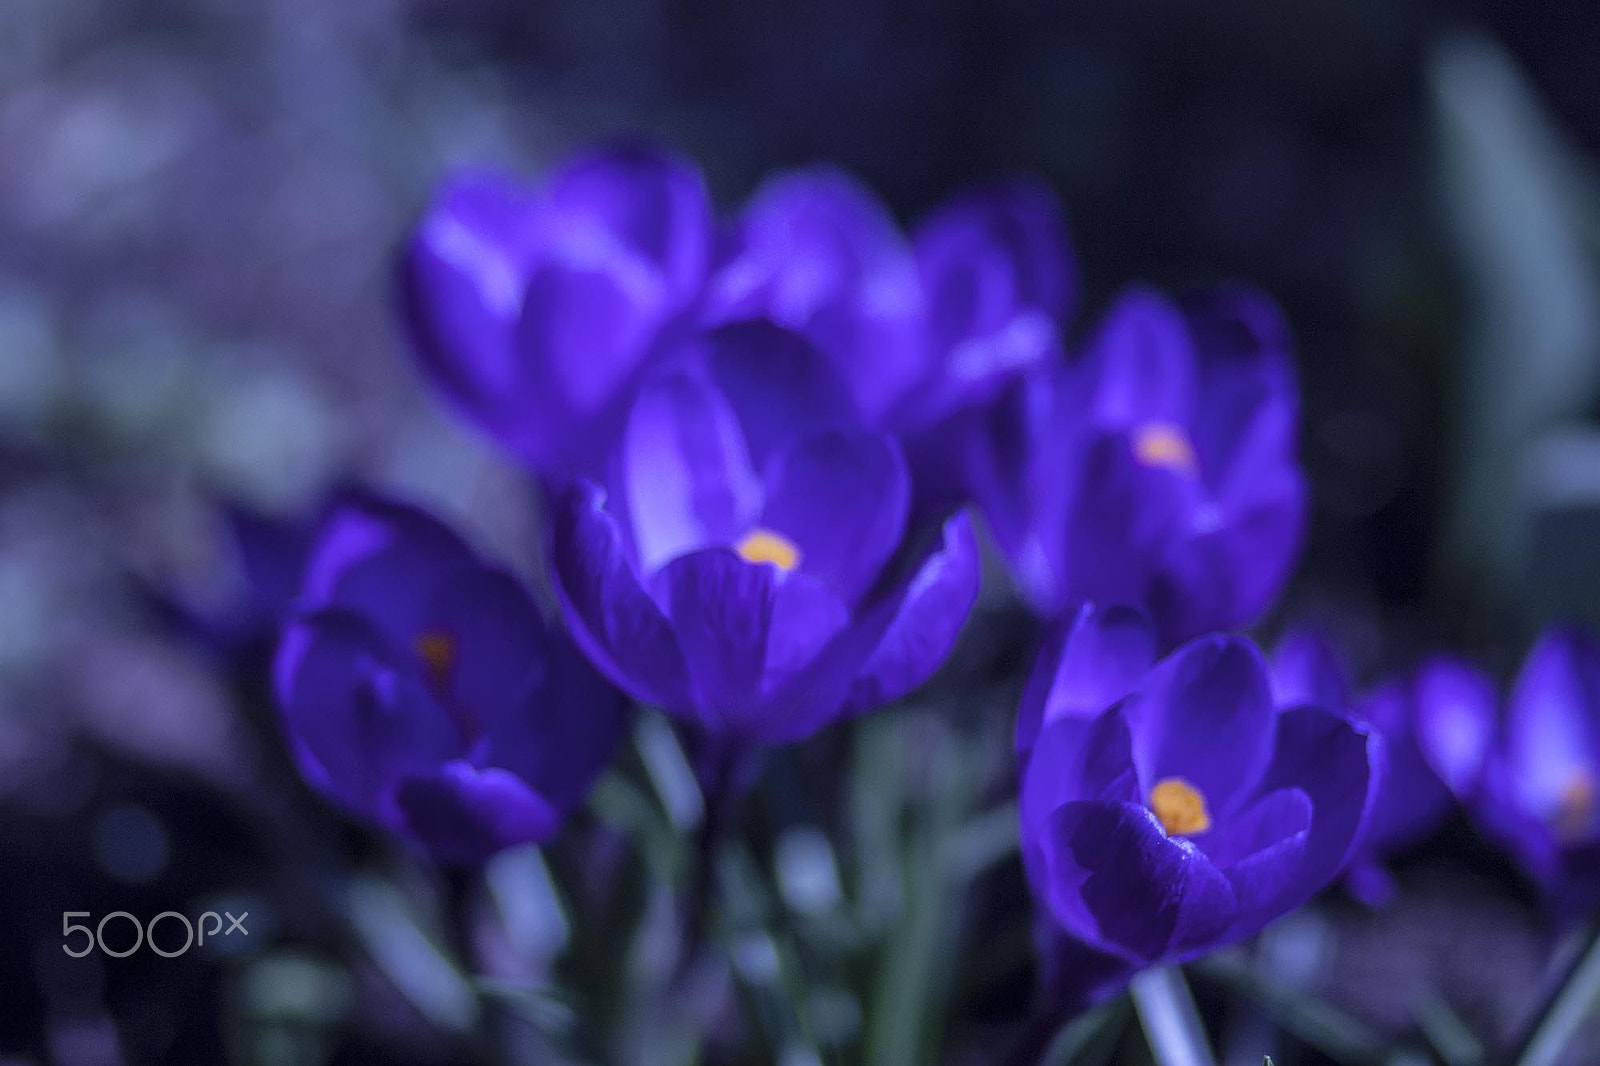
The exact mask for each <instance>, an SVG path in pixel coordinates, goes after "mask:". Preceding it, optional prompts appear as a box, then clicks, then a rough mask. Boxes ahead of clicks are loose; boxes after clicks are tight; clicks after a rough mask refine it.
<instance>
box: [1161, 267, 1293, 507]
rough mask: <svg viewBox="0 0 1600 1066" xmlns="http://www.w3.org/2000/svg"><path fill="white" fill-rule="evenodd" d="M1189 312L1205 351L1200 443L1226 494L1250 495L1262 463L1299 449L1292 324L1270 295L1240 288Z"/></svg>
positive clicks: (1197, 430)
mask: <svg viewBox="0 0 1600 1066" xmlns="http://www.w3.org/2000/svg"><path fill="white" fill-rule="evenodd" d="M1186 310H1187V311H1188V314H1189V328H1190V331H1191V334H1192V335H1193V337H1194V339H1195V346H1196V348H1197V350H1198V351H1199V353H1200V401H1199V405H1198V406H1197V408H1196V415H1195V421H1194V438H1195V447H1196V449H1197V450H1198V451H1199V453H1200V455H1201V457H1202V460H1203V461H1204V463H1205V466H1206V469H1207V471H1208V473H1209V474H1210V476H1211V477H1212V479H1213V483H1214V484H1215V485H1216V486H1217V487H1218V489H1219V493H1220V494H1221V495H1222V496H1224V497H1225V498H1231V497H1233V496H1235V495H1240V494H1248V493H1249V492H1250V486H1251V485H1252V483H1255V482H1258V481H1260V480H1261V474H1260V466H1259V464H1261V463H1263V462H1267V463H1271V462H1281V461H1284V460H1287V459H1289V458H1290V457H1292V456H1293V454H1294V443H1295V433H1296V427H1297V425H1298V421H1299V398H1298V394H1297V390H1296V386H1295V379H1294V368H1293V365H1292V363H1291V361H1290V341H1289V327H1288V324H1287V323H1286V322H1285V321H1284V319H1283V315H1282V314H1281V313H1280V312H1279V311H1278V309H1277V307H1276V306H1275V305H1274V304H1273V303H1272V301H1271V300H1269V299H1268V298H1267V297H1266V296H1264V295H1262V294H1260V293H1258V292H1254V291H1252V290H1250V289H1245V288H1240V287H1231V288H1225V289H1221V290H1218V291H1216V292H1213V293H1210V294H1208V295H1206V296H1204V297H1202V298H1200V299H1198V300H1195V301H1193V302H1191V303H1190V304H1189V305H1188V307H1187V308H1186Z"/></svg>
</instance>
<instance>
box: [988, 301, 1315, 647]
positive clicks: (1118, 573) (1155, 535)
mask: <svg viewBox="0 0 1600 1066" xmlns="http://www.w3.org/2000/svg"><path fill="white" fill-rule="evenodd" d="M1287 348H1288V341H1287V330H1286V328H1285V326H1284V324H1283V321H1282V320H1281V318H1280V317H1279V316H1278V313H1277V312H1276V310H1275V309H1274V308H1273V307H1272V306H1271V305H1270V304H1269V303H1268V302H1267V301H1266V300H1265V299H1264V298H1262V297H1260V296H1258V295H1255V294H1253V293H1248V292H1244V291H1231V290H1230V291H1226V292H1221V293H1216V294H1213V295H1212V296H1211V297H1209V298H1207V299H1205V300H1203V301H1201V302H1198V303H1196V304H1194V305H1193V306H1190V307H1188V308H1179V307H1178V306H1176V305H1174V304H1172V303H1171V302H1169V301H1168V300H1166V299H1164V298H1163V297H1161V296H1159V295H1157V294H1155V293H1151V292H1146V291H1135V292H1132V293H1130V294H1128V295H1126V296H1124V297H1123V298H1122V299H1121V300H1120V301H1119V302H1118V303H1117V304H1116V306H1115V307H1113V308H1112V310H1111V311H1110V312H1109V313H1108V315H1107V317H1106V321H1105V324H1104V325H1103V326H1102V328H1101V330H1100V332H1099V334H1098V335H1097V336H1096V338H1095V339H1094V340H1093V341H1092V342H1091V343H1090V345H1089V348H1088V351H1087V354H1086V355H1085V357H1084V358H1082V359H1081V360H1078V361H1076V362H1074V363H1072V364H1069V365H1058V364H1052V365H1048V366H1045V367H1042V368H1040V369H1039V370H1038V371H1036V372H1034V373H1032V374H1030V375H1028V376H1027V377H1026V378H1025V379H1024V381H1023V382H1021V383H1019V384H1018V385H1017V386H1016V387H1014V388H1013V389H1012V390H1011V392H1010V393H1009V394H1008V396H1007V397H1006V398H1005V399H1004V401H1003V402H1001V403H1000V404H998V405H997V406H996V407H995V409H994V412H993V414H992V416H991V426H990V429H989V432H988V433H987V434H986V435H985V438H984V439H983V440H982V441H981V446H977V447H974V448H973V450H972V452H971V454H970V457H969V460H970V462H971V463H972V470H971V473H970V475H969V476H970V480H971V484H972V486H973V491H974V493H975V495H976V498H977V500H978V502H979V503H980V504H981V505H982V506H983V509H984V512H985V515H986V517H987V518H988V520H989V523H990V526H991V528H992V529H993V530H994V533H995V537H996V539H997V540H998V541H999V543H1000V545H1001V547H1002V549H1003V550H1004V551H1005V553H1006V555H1007V558H1008V560H1009V562H1010V566H1011V570H1012V573H1013V575H1014V577H1015V579H1016V581H1017V583H1018V585H1019V587H1020V588H1021V590H1022V592H1023V594H1024V595H1025V596H1026V597H1027V599H1028V600H1029V601H1030V602H1031V603H1032V604H1033V606H1034V607H1035V609H1037V610H1038V611H1040V612H1041V613H1043V614H1046V615H1057V614H1060V613H1062V612H1064V611H1070V610H1072V609H1073V608H1074V607H1075V606H1076V605H1077V604H1079V603H1082V602H1097V603H1132V604H1138V605H1140V606H1142V607H1143V608H1144V609H1145V610H1147V611H1148V612H1149V613H1150V615H1151V617H1152V618H1153V619H1154V620H1155V623H1156V626H1157V629H1158V631H1159V633H1160V636H1161V639H1162V643H1163V645H1164V646H1168V647H1170V646H1172V645H1174V644H1176V643H1177V642H1179V641H1181V640H1184V639H1187V638H1188V637H1192V636H1195V635H1197V634H1199V633H1203V632H1208V631H1212V630H1224V629H1230V628H1233V627H1235V626H1238V625H1241V624H1244V623H1247V622H1249V621H1251V620H1252V619H1254V618H1255V617H1256V616H1257V615H1258V614H1259V613H1260V612H1261V611H1262V610H1264V609H1265V608H1266V607H1267V605H1268V604H1269V603H1270V602H1271V601H1272V599H1273V598H1274V597H1275V596H1276V594H1277V593H1278V591H1279V589H1280V588H1281V587H1282V585H1283V582H1284V581H1285V580H1286V578H1287V577H1288V574H1289V570H1290V567H1291V565H1292V564H1293V562H1294V559H1295V557H1296V555H1297V554H1298V551H1299V545H1300V538H1301V529H1302V526H1303V524H1304V520H1305V511H1306V492H1305V483H1304V477H1303V475H1302V472H1301V470H1300V467H1299V464H1298V462H1297V461H1296V458H1295V451H1296V446H1295V433H1296V428H1297V406H1298V401H1297V397H1296V391H1295V384H1294V379H1293V374H1292V371H1291V368H1290V365H1289V358H1288V352H1287Z"/></svg>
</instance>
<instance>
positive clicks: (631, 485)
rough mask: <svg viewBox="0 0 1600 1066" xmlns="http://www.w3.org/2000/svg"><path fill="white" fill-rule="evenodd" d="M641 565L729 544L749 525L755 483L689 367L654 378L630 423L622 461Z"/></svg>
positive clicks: (718, 398)
mask: <svg viewBox="0 0 1600 1066" xmlns="http://www.w3.org/2000/svg"><path fill="white" fill-rule="evenodd" d="M622 477H623V480H624V483H625V485H626V487H627V500H628V513H629V518H630V519H631V528H632V531H633V540H634V544H635V545H636V546H637V547H638V552H639V565H640V567H641V569H642V570H643V571H644V572H645V573H653V572H655V571H656V570H658V569H660V568H661V567H662V566H664V565H665V564H666V563H668V562H669V561H670V560H672V559H674V558H676V557H678V556H680V555H683V554H684V553H686V552H689V551H693V550H694V549H696V548H703V547H706V546H709V545H712V544H729V543H733V542H734V541H736V540H737V539H738V538H739V536H740V535H741V534H742V533H743V532H744V531H745V530H746V529H748V528H749V527H750V525H751V524H752V522H753V521H754V519H755V517H756V515H757V514H758V513H759V509H760V506H761V486H760V483H759V481H758V480H757V478H756V475H755V473H754V471H753V470H752V469H751V466H750V456H749V453H748V452H747V451H746V449H745V445H744V438H743V437H742V435H741V434H740V432H739V424H738V422H737V421H736V420H735V418H734V416H733V412H732V410H731V409H730V408H729V406H728V403H727V401H726V400H725V399H724V398H723V396H722V394H721V393H720V392H719V391H718V390H717V389H716V388H715V386H713V385H712V384H711V382H710V381H708V380H706V379H705V377H704V376H702V375H701V374H699V373H698V372H697V371H696V370H695V369H694V368H692V367H686V368H677V369H672V370H668V371H664V372H662V373H659V374H656V375H654V376H652V377H651V378H650V379H649V380H648V381H647V382H645V383H644V385H643V386H642V387H641V388H640V390H639V394H638V396H637V398H636V399H635V400H634V404H633V413H632V414H631V415H630V416H629V419H628V429H627V437H626V440H625V443H624V453H623V456H622Z"/></svg>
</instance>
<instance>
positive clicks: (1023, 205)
mask: <svg viewBox="0 0 1600 1066" xmlns="http://www.w3.org/2000/svg"><path fill="white" fill-rule="evenodd" d="M915 246H916V255H917V265H918V267H919V268H920V270H921V274H922V281H923V287H924V289H925V290H926V292H927V294H928V310H929V317H930V318H931V319H932V320H933V328H934V342H935V343H943V344H945V345H953V344H955V343H959V342H960V341H961V340H964V339H966V338H970V337H977V336H984V335H988V334H992V333H994V332H995V331H996V330H999V329H1003V328H1004V327H1005V326H1006V325H1007V324H1008V322H1009V321H1010V320H1011V319H1012V318H1013V317H1015V316H1016V315H1017V314H1018V313H1019V312H1026V311H1037V312H1039V313H1041V314H1043V315H1044V316H1045V317H1047V318H1049V319H1055V320H1061V319H1065V318H1066V317H1067V315H1068V313H1069V312H1070V311H1071V308H1072V303H1073V301H1074V299H1075V298H1076V296H1077V289H1078V277H1077V265H1076V264H1075V263H1074V262H1073V260H1072V252H1071V247H1070V243H1069V241H1068V239H1067V229H1066V223H1065V221H1064V220H1063V219H1062V217H1061V211H1060V209H1059V207H1058V206H1057V204H1056V202H1055V198H1054V197H1053V196H1051V195H1050V193H1049V191H1048V190H1047V189H1045V188H1044V187H1043V186H1042V185H1040V184H1038V183H1036V182H1032V181H1027V180H1024V179H1016V180H1012V181H1009V182H1004V183H1001V184H997V185H995V186H992V187H989V188H984V189H979V190H975V191H973V192H971V193H968V194H966V195H964V196H961V197H958V198H957V199H954V200H952V201H951V202H950V203H948V204H946V205H945V206H944V207H941V208H940V209H939V210H938V211H936V212H935V213H934V214H933V215H931V216H930V217H929V218H928V219H927V220H926V221H925V222H924V223H923V224H922V225H921V226H920V227H918V229H917V233H916V237H915Z"/></svg>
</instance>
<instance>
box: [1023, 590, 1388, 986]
mask: <svg viewBox="0 0 1600 1066" xmlns="http://www.w3.org/2000/svg"><path fill="white" fill-rule="evenodd" d="M1155 647H1156V635H1155V633H1154V631H1153V630H1152V629H1151V627H1150V626H1149V625H1148V623H1144V622H1143V621H1142V620H1141V619H1140V616H1139V614H1138V612H1135V611H1132V610H1129V609H1125V608H1108V609H1100V608H1095V607H1085V608H1083V609H1082V611H1080V613H1079V614H1078V616H1077V617H1076V618H1075V619H1074V621H1073V622H1072V624H1071V626H1070V628H1069V629H1068V630H1067V631H1066V632H1065V633H1064V634H1063V635H1062V636H1060V637H1058V638H1057V639H1056V640H1055V641H1054V642H1052V643H1051V644H1049V645H1048V646H1047V648H1046V650H1045V652H1044V654H1043V655H1042V657H1041V659H1040V663H1039V666H1038V668H1037V672H1036V673H1035V675H1034V677H1033V678H1032V679H1031V680H1030V683H1029V686H1028V689H1027V691H1026V694H1025V698H1024V702H1023V706H1022V709H1021V713H1020V715H1019V719H1018V734H1017V739H1018V748H1019V753H1020V754H1021V756H1022V763H1023V769H1022V787H1021V805H1020V811H1021V827H1022V843H1023V858H1024V862H1025V864H1026V867H1027V871H1028V875H1029V880H1030V882H1031V884H1032V886H1033V888H1034V892H1035V894H1036V896H1037V898H1038V900H1039V902H1040V904H1041V910H1042V913H1043V918H1044V922H1045V931H1044V934H1043V935H1042V937H1041V940H1042V942H1043V943H1046V944H1049V945H1053V948H1052V950H1065V951H1067V952H1068V953H1069V954H1070V956H1071V957H1072V959H1073V966H1074V967H1082V968H1083V973H1085V974H1088V975H1089V978H1088V980H1090V981H1091V982H1092V985H1093V987H1092V988H1091V989H1089V990H1087V992H1086V990H1085V989H1084V988H1083V987H1082V985H1081V984H1079V985H1077V986H1076V994H1077V996H1079V997H1080V998H1094V997H1096V996H1098V995H1102V994H1104V993H1105V992H1106V991H1108V990H1110V989H1112V988H1114V987H1116V986H1117V984H1118V983H1119V982H1120V981H1121V980H1123V979H1125V978H1126V976H1127V975H1129V974H1131V973H1132V972H1133V971H1135V970H1137V969H1139V968H1141V967H1145V966H1152V965H1157V964H1162V963H1168V962H1177V961H1183V960H1186V959H1192V958H1194V957H1196V956H1199V955H1202V954H1204V953H1206V952H1208V951H1211V950H1213V949H1215V948H1218V947H1221V946H1223V945H1225V944H1229V943H1232V942H1235V941H1238V940H1240V939H1243V938H1245V937H1247V936H1250V935H1251V934H1253V933H1255V932H1256V931H1257V930H1259V929H1261V928H1262V927H1263V926H1265V925H1266V924H1267V923H1269V922H1271V921H1272V920H1274V919H1275V918H1278V917H1280V916H1282V915H1284V914H1286V913H1288V912H1289V911H1291V910H1293V909H1294V908H1296V907H1298V906H1300V905H1301V904H1303V903H1305V902H1306V901H1307V900H1308V899H1310V898H1311V897H1312V896H1313V895H1314V894H1316V893H1317V892H1318V891H1319V890H1320V889H1322V888H1323V887H1324V886H1325V885H1327V884H1328V883H1329V882H1330V881H1331V880H1332V879H1333V878H1334V877H1335V876H1336V875H1337V874H1338V873H1339V871H1340V870H1341V869H1342V868H1343V867H1344V864H1345V862H1346V860H1347V859H1348V858H1349V856H1350V855H1351V853H1352V852H1353V851H1354V850H1355V849H1356V847H1357V846H1358V845H1359V843H1360V841H1361V837H1362V834H1363V832H1364V831H1365V827H1366V824H1367V822H1368V819H1369V816H1370V813H1371V807H1372V803H1373V800H1374V798H1375V796H1376V789H1375V784H1376V781H1377V776H1378V775H1377V758H1378V754H1379V752H1378V741H1377V740H1376V738H1375V736H1374V735H1373V734H1372V733H1371V731H1369V730H1368V729H1367V728H1366V727H1364V726H1362V725H1360V724H1358V723H1356V722H1354V721H1352V720H1351V719H1350V718H1348V717H1346V716H1345V715H1344V714H1343V713H1341V711H1340V710H1339V709H1338V708H1329V707H1321V706H1316V705H1311V704H1297V705H1292V706H1279V705H1277V704H1276V702H1275V701H1274V698H1273V694H1272V682H1271V677H1270V674H1269V672H1268V669H1267V665H1266V663H1265V662H1264V661H1263V659H1262V656H1261V653H1260V652H1259V651H1258V650H1257V649H1256V647H1255V645H1253V644H1252V643H1250V642H1249V641H1248V640H1246V639H1244V638H1242V637H1229V636H1208V637H1203V638H1201V639H1198V640H1195V641H1192V642H1190V643H1188V644H1186V645H1184V646H1182V647H1180V648H1179V649H1178V650H1177V651H1175V652H1173V653H1172V654H1171V655H1169V656H1168V657H1167V658H1165V659H1163V660H1161V661H1160V662H1156V663H1154V664H1153V665H1152V662H1151V660H1152V659H1153V656H1154V649H1155ZM1091 963H1092V965H1091ZM1046 969H1047V972H1050V971H1054V972H1056V973H1057V974H1058V975H1059V976H1060V977H1061V978H1063V979H1066V980H1068V981H1069V982H1071V981H1072V980H1073V978H1072V973H1071V972H1070V968H1067V967H1061V966H1053V965H1047V967H1046Z"/></svg>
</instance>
